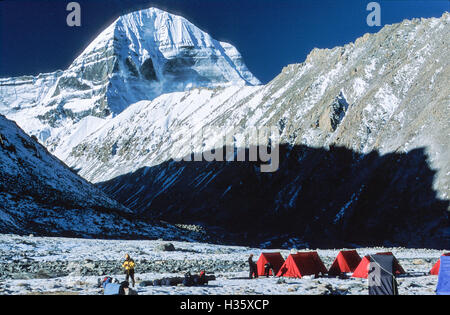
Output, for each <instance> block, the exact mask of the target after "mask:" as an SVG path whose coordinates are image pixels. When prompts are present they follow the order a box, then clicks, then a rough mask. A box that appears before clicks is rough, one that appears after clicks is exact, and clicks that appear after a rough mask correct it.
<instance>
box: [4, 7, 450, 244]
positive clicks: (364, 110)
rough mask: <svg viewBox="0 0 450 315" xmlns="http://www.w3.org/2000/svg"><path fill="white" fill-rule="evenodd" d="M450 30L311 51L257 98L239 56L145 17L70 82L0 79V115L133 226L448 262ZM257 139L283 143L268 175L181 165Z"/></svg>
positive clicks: (189, 29) (108, 38) (224, 166)
mask: <svg viewBox="0 0 450 315" xmlns="http://www.w3.org/2000/svg"><path fill="white" fill-rule="evenodd" d="M449 22H450V15H449V14H448V13H445V14H444V15H443V16H442V17H441V18H431V19H414V20H411V21H408V20H405V21H404V22H402V23H399V24H395V25H388V26H386V27H384V28H383V29H382V30H381V31H380V32H379V33H377V34H367V35H365V36H363V37H362V38H359V39H357V40H356V41H355V42H354V43H350V44H348V45H345V46H344V47H336V48H333V49H315V50H313V51H312V52H311V53H310V55H309V56H308V58H307V59H306V61H305V62H303V63H301V64H296V65H290V66H288V67H286V68H285V69H283V72H282V73H281V74H280V75H279V76H278V77H276V78H275V79H274V80H273V81H272V82H270V83H269V84H267V85H265V86H260V85H259V86H258V85H257V84H258V81H257V80H256V79H255V78H254V77H253V76H252V75H251V74H250V73H249V72H248V70H247V69H246V68H245V66H244V64H243V63H242V60H241V57H240V55H239V53H238V52H237V51H236V50H235V49H234V48H231V47H230V46H229V45H227V44H223V43H219V42H217V41H214V40H213V39H211V38H210V36H209V35H207V34H205V33H203V32H201V31H200V30H198V29H197V28H196V27H195V26H193V25H192V24H190V23H189V22H187V21H185V20H184V19H182V18H180V17H175V16H173V15H170V14H167V13H164V12H162V11H159V10H155V9H149V10H144V11H140V12H135V13H132V14H130V15H127V16H124V17H121V18H119V19H118V20H117V21H116V22H115V23H114V24H113V25H111V26H110V27H109V28H108V29H107V30H105V31H104V32H103V33H102V34H101V35H100V36H99V37H98V38H97V39H96V40H95V41H94V42H93V43H92V44H91V45H90V46H89V47H88V48H87V49H86V51H85V52H84V53H83V54H82V55H81V56H80V57H79V58H77V59H76V60H75V61H74V63H73V65H72V66H71V67H70V68H69V70H67V71H64V72H57V73H55V74H47V75H41V76H39V77H37V78H19V79H17V78H16V79H2V80H0V98H1V101H2V102H0V103H3V107H0V111H2V112H4V113H7V114H8V117H10V118H12V119H15V120H17V121H18V123H19V125H24V126H26V127H24V128H26V130H27V132H30V133H31V134H36V135H38V136H39V139H40V140H41V141H43V142H44V143H45V145H46V146H47V147H48V148H49V149H50V150H52V151H53V152H55V154H56V155H57V156H59V157H61V158H62V159H63V160H64V161H65V162H66V163H67V164H68V165H70V166H71V167H73V168H74V169H76V170H77V171H78V172H79V174H80V175H81V176H83V177H84V178H86V179H87V180H89V181H91V182H94V183H97V184H98V186H99V187H100V188H102V189H103V190H104V191H105V192H107V193H108V194H109V195H110V196H111V197H113V198H115V199H117V200H118V201H119V202H121V203H123V204H124V205H125V206H127V207H128V208H130V209H132V210H133V211H134V213H135V215H136V216H137V217H140V218H162V219H165V220H168V221H170V222H173V223H201V224H206V225H208V226H214V227H220V228H221V230H220V231H222V229H225V230H226V231H227V233H231V234H229V235H230V238H231V240H232V241H234V242H242V243H246V244H248V243H253V244H258V245H260V244H261V243H263V245H274V246H275V245H277V244H297V246H301V244H308V245H311V244H315V245H316V246H317V247H319V246H321V247H329V246H335V245H336V246H337V245H340V244H353V243H359V244H367V245H390V244H397V245H406V246H427V247H448V244H449V242H450V233H449V226H450V224H449V217H448V215H449V201H448V200H449V193H450V189H449V182H450V165H449V161H450V159H449V154H450V152H449V145H448V144H449V142H448V139H447V138H448V137H447V135H448V134H449V129H448V128H449V124H448V121H449V118H450V117H449V105H450V90H449V86H450V84H449V83H450V82H449V78H450V64H449V59H448V58H447V54H448V47H449V46H450V42H449V38H450V36H449V35H450V25H449ZM155 47H156V49H155ZM149 58H150V59H151V63H150V61H149ZM152 69H153V70H154V71H152ZM31 84H33V86H36V87H34V88H32V89H31V88H30V93H28V94H27V93H25V92H24V91H25V90H26V89H28V88H29V87H30V85H31ZM61 84H62V85H61ZM169 92H170V93H169ZM131 103H133V104H131ZM0 106H1V105H0ZM67 109H70V111H67ZM75 112H76V113H78V114H76V115H75V114H73V113H75ZM263 127H269V128H276V130H277V131H278V133H279V134H280V137H276V135H275V134H272V138H271V141H270V143H271V144H279V146H280V163H279V168H278V171H277V172H274V173H262V172H261V168H260V166H261V163H259V162H232V161H228V162H205V161H203V162H185V161H180V160H179V159H180V158H182V157H187V156H190V155H191V154H202V153H204V152H207V151H209V150H214V149H220V148H222V147H226V148H232V150H233V151H232V152H236V150H238V149H245V150H249V149H250V148H252V147H255V146H256V147H260V148H263V147H266V146H267V143H265V142H263V141H260V140H252V139H248V133H249V131H251V130H253V129H256V130H261V129H262V128H263ZM201 132H203V137H202V138H199V139H197V138H196V137H198V135H199V134H200V133H201ZM226 135H232V137H226ZM225 138H226V139H225ZM247 153H248V152H247ZM283 246H284V245H283ZM286 246H287V245H286Z"/></svg>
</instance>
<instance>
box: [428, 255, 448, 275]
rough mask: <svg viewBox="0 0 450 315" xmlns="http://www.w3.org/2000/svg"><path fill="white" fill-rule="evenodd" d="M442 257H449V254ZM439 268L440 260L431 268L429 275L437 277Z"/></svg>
mask: <svg viewBox="0 0 450 315" xmlns="http://www.w3.org/2000/svg"><path fill="white" fill-rule="evenodd" d="M442 256H450V253H445V254H444V255H442ZM440 267H441V259H439V260H438V261H437V263H436V264H435V265H434V266H433V268H431V270H430V274H431V275H433V276H437V275H438V274H439V268H440Z"/></svg>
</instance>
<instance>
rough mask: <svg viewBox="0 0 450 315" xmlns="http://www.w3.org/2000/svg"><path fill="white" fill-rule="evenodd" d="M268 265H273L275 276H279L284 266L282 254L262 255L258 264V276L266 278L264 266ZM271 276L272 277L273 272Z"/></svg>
mask: <svg viewBox="0 0 450 315" xmlns="http://www.w3.org/2000/svg"><path fill="white" fill-rule="evenodd" d="M267 263H271V264H272V266H273V270H274V272H275V274H277V273H278V271H279V270H280V268H281V266H283V264H284V258H283V256H281V254H280V253H262V254H261V256H260V257H259V259H258V262H257V263H256V266H257V268H258V276H264V265H265V264H267ZM269 275H270V276H272V270H271V271H270V273H269Z"/></svg>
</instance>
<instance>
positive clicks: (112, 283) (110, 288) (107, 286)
mask: <svg viewBox="0 0 450 315" xmlns="http://www.w3.org/2000/svg"><path fill="white" fill-rule="evenodd" d="M129 286H130V284H129V282H128V281H123V282H119V280H117V279H113V278H112V277H105V278H104V279H103V281H101V282H100V280H99V287H102V288H103V295H138V294H137V292H136V291H135V290H133V289H131V288H130V287H129Z"/></svg>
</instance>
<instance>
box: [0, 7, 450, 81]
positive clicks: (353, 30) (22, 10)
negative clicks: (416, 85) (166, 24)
mask: <svg viewBox="0 0 450 315" xmlns="http://www.w3.org/2000/svg"><path fill="white" fill-rule="evenodd" d="M69 2H70V1H69V0H34V1H30V0H3V1H0V76H1V77H5V76H17V75H25V74H38V73H41V72H50V71H55V70H58V69H65V68H67V67H68V66H69V65H70V63H71V62H72V61H73V59H75V58H76V57H77V56H78V55H79V54H80V53H81V52H82V51H83V49H84V48H85V47H86V46H87V45H88V44H89V42H90V41H92V40H93V39H94V38H95V36H96V35H98V34H99V33H100V32H101V31H102V30H103V29H104V28H105V27H106V26H107V25H109V24H110V23H111V22H113V20H114V19H115V18H116V17H117V16H119V15H120V14H123V13H125V12H129V11H133V10H137V9H140V8H147V7H151V6H154V7H158V8H161V9H164V10H167V11H169V12H171V13H176V14H179V15H182V16H184V17H186V18H187V19H188V20H190V21H191V22H192V23H194V24H196V25H197V26H198V27H200V28H201V29H203V30H205V31H207V32H208V33H210V34H211V35H212V36H213V37H214V38H216V39H218V40H221V41H227V42H230V43H232V44H233V45H235V46H236V47H237V48H238V50H239V51H240V52H241V54H242V55H243V57H244V60H245V62H246V64H247V66H248V67H249V69H250V70H251V71H252V72H253V73H254V74H255V75H256V76H257V77H258V78H259V79H260V80H261V81H263V82H264V83H266V82H268V81H270V80H271V79H273V78H274V77H275V76H276V75H277V74H279V73H280V71H281V70H282V68H283V67H284V66H286V65H288V64H291V63H300V62H303V61H304V60H305V58H306V56H307V54H308V53H309V52H310V51H311V50H312V49H313V48H314V47H319V48H332V47H334V46H337V45H343V44H346V43H348V42H351V41H354V40H355V39H356V38H358V37H360V36H362V35H363V34H365V33H367V32H370V33H374V32H377V31H379V30H380V27H369V26H368V25H367V23H366V17H367V15H368V14H369V13H370V12H368V11H366V6H367V4H368V3H369V2H371V1H365V0H155V1H152V0H78V1H77V2H79V3H80V5H81V10H82V12H81V17H82V26H81V27H73V28H71V27H68V26H67V25H66V16H67V14H68V12H67V11H66V10H65V8H66V5H67V3H69ZM378 3H380V5H381V14H382V17H381V19H382V20H381V22H382V25H385V24H392V23H397V22H401V21H402V20H403V19H406V18H408V19H410V18H414V17H424V18H428V17H440V16H442V14H443V13H444V12H445V11H450V2H449V0H427V1H424V0H422V1H417V0H385V1H378Z"/></svg>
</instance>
